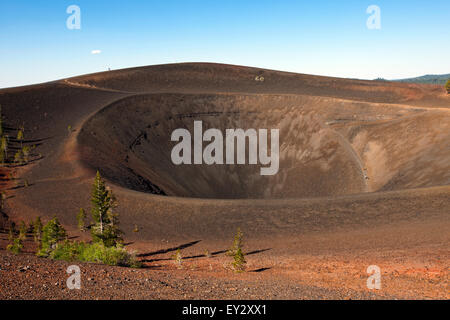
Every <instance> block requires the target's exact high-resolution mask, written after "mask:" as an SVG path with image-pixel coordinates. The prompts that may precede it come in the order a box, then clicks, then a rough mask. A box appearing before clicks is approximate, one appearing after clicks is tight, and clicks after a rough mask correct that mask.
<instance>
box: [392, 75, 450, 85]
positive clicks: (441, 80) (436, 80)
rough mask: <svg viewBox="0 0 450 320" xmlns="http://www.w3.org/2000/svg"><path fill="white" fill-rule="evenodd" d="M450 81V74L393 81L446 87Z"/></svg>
mask: <svg viewBox="0 0 450 320" xmlns="http://www.w3.org/2000/svg"><path fill="white" fill-rule="evenodd" d="M448 79H450V73H447V74H427V75H425V76H421V77H417V78H409V79H399V80H393V81H398V82H409V83H428V84H441V85H444V84H445V83H446V82H447V80H448Z"/></svg>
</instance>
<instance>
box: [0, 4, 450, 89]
mask: <svg viewBox="0 0 450 320" xmlns="http://www.w3.org/2000/svg"><path fill="white" fill-rule="evenodd" d="M73 4H75V5H78V6H79V7H80V8H81V30H69V29H67V27H66V20H67V18H68V17H69V14H67V13H66V9H67V7H68V6H69V5H73ZM372 4H374V5H377V6H379V7H380V8H381V29H380V30H369V29H368V28H367V27H366V21H367V19H368V17H369V14H367V13H366V9H367V7H368V6H369V5H372ZM449 22H450V1H448V0H432V1H425V0H422V1H416V0H409V1H404V0H373V1H352V0H349V1H336V0H329V1H299V0H297V1H282V0H281V1H275V0H270V1H267V0H257V1H245V0H240V1H234V0H227V1H216V0H209V1H200V0H198V1H190V0H184V1H174V0H173V1H171V0H160V1H151V0H140V1H138V0H128V1H120V0H108V1H106V0H71V1H65V0H27V1H25V0H1V1H0V87H10V86H18V85H25V84H30V83H38V82H44V81H50V80H55V79H59V78H65V77H69V76H74V75H80V74H86V73H92V72H98V71H104V70H107V68H109V67H110V68H112V69H119V68H126V67H133V66H143V65H151V64H161V63H173V62H193V61H199V62H200V61H206V62H220V63H230V64H239V65H248V66H257V67H263V68H270V69H277V70H286V71H293V72H301V73H310V74H319V75H330V76H339V77H351V78H362V79H374V78H376V77H384V78H387V79H393V78H404V77H412V76H418V75H423V74H428V73H436V74H439V73H450V59H449V53H450V24H449ZM93 50H101V53H100V54H92V51H93Z"/></svg>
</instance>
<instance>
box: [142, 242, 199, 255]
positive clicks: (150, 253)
mask: <svg viewBox="0 0 450 320" xmlns="http://www.w3.org/2000/svg"><path fill="white" fill-rule="evenodd" d="M200 241H202V240H196V241H192V242H188V243H185V244H182V245H180V246H177V247H173V248H168V249H161V250H158V251H153V252H147V253H141V254H138V255H136V256H137V257H139V258H143V257H149V256H155V255H158V254H164V253H169V252H172V251H177V250H178V249H179V250H183V249H186V248H189V247H192V246H194V245H196V244H197V243H199V242H200Z"/></svg>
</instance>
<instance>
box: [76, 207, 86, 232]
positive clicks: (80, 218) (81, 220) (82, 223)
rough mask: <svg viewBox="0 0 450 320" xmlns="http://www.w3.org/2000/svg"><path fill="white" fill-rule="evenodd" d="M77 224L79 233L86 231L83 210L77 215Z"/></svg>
mask: <svg viewBox="0 0 450 320" xmlns="http://www.w3.org/2000/svg"><path fill="white" fill-rule="evenodd" d="M77 224H78V229H79V230H80V231H83V232H85V231H86V211H85V210H84V209H83V208H80V211H79V212H78V214H77Z"/></svg>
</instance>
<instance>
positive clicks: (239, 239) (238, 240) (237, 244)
mask: <svg viewBox="0 0 450 320" xmlns="http://www.w3.org/2000/svg"><path fill="white" fill-rule="evenodd" d="M243 237H244V235H243V234H242V232H241V229H240V228H238V229H237V232H236V235H235V236H234V241H233V245H232V246H231V248H230V249H228V251H227V255H228V256H230V257H233V256H234V255H235V254H236V252H237V250H238V249H239V248H242V247H243V246H244V240H243Z"/></svg>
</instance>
